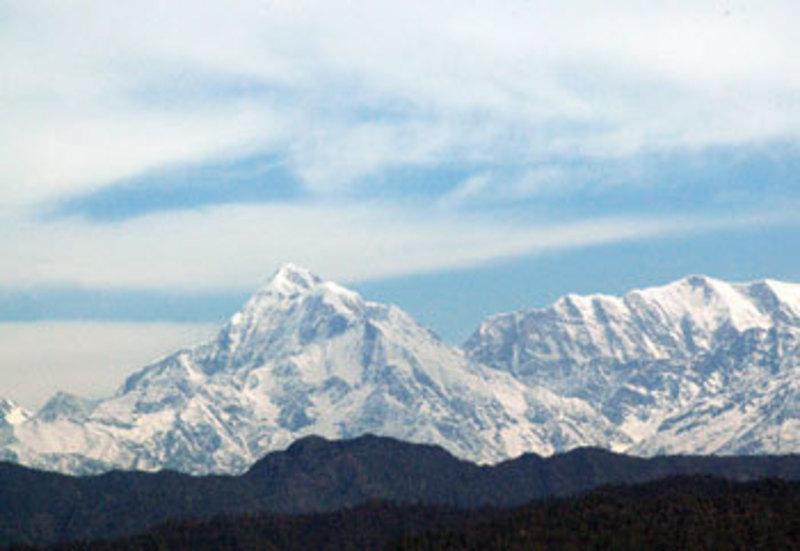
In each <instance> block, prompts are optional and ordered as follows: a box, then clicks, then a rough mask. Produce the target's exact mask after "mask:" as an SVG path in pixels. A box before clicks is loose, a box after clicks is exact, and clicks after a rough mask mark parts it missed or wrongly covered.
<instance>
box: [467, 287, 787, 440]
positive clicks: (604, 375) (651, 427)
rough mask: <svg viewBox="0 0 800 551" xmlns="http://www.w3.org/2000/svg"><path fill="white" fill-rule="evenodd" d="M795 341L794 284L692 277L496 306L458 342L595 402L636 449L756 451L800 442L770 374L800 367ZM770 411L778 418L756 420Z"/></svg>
mask: <svg viewBox="0 0 800 551" xmlns="http://www.w3.org/2000/svg"><path fill="white" fill-rule="evenodd" d="M798 342H800V285H797V284H791V283H781V282H777V281H773V280H764V281H756V282H751V283H742V284H732V283H727V282H724V281H720V280H718V279H714V278H710V277H707V276H689V277H687V278H684V279H681V280H679V281H676V282H673V283H670V284H667V285H663V286H660V287H653V288H649V289H639V290H634V291H631V292H629V293H627V294H626V295H625V296H623V297H614V296H607V295H589V296H579V295H567V296H566V297H562V298H561V299H559V300H558V301H556V302H555V303H554V304H552V305H551V306H549V307H547V308H541V309H530V310H522V311H519V312H513V313H509V314H500V315H497V316H493V317H491V318H489V319H487V320H486V321H485V322H484V323H482V324H481V326H480V327H479V329H478V330H477V331H476V332H475V333H474V334H473V335H472V337H470V339H469V340H468V341H467V343H466V344H465V349H466V350H467V353H468V354H469V356H470V357H471V358H472V359H474V360H475V361H479V362H483V363H486V364H489V365H492V366H493V367H495V368H496V369H500V370H503V371H506V372H510V373H512V374H514V375H515V377H517V378H518V379H519V380H521V381H524V382H527V383H528V384H531V385H535V386H540V385H541V386H545V387H547V388H549V389H551V390H553V391H554V392H557V393H559V394H561V395H566V396H575V397H580V398H582V399H585V400H587V401H588V402H589V403H592V404H596V405H597V406H598V407H599V409H600V410H601V411H602V412H603V414H604V415H605V416H606V418H608V419H609V420H610V421H612V422H614V423H615V424H616V425H617V426H618V427H619V428H620V430H622V431H623V432H624V433H625V434H627V435H628V436H629V437H630V438H631V440H632V441H634V442H635V444H634V445H633V447H632V449H633V450H634V451H637V452H639V453H661V452H670V451H681V452H698V453H734V452H741V453H752V452H755V451H775V452H778V451H798V442H797V426H796V421H797V413H796V412H795V410H794V409H793V408H794V406H792V405H791V401H787V398H788V397H787V396H786V395H785V394H786V393H785V392H784V391H781V392H780V393H779V392H778V387H776V385H775V384H774V383H775V381H776V380H777V379H778V378H784V377H785V378H786V380H787V381H791V380H794V378H795V377H796V376H797V375H798V373H797V371H796V368H797V364H798V359H800V349H798ZM787 384H788V383H784V384H783V385H782V388H784V389H785V388H786V385H787ZM779 386H780V385H779ZM779 394H780V396H781V397H780V398H779V397H778V396H779ZM744 404H750V405H751V406H752V407H753V408H755V409H754V410H752V411H749V410H748V411H745V410H743V409H742V407H743V405H744ZM755 404H758V405H755ZM776 408H777V411H779V412H780V414H779V415H777V414H776ZM745 409H746V408H745ZM767 411H769V413H767ZM737 412H739V413H737ZM767 415H770V416H772V417H775V418H776V419H780V420H779V421H778V420H776V421H775V425H772V426H770V427H766V426H763V424H762V422H763V420H764V417H765V416H767ZM776 415H777V417H776ZM723 424H724V426H725V427H726V428H725V429H724V430H723V429H721V428H719V427H718V428H717V429H715V428H714V427H716V426H717V425H719V426H720V427H721V426H722V425H723ZM757 427H758V428H757ZM775 431H778V433H779V434H780V435H781V436H780V437H777V436H775V435H774V434H773V433H774V432H775ZM667 434H670V435H671V436H667ZM711 434H714V436H713V438H712V437H711Z"/></svg>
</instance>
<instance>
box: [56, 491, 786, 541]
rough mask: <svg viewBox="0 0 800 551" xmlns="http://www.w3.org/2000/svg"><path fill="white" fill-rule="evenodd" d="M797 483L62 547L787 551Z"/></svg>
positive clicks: (339, 519)
mask: <svg viewBox="0 0 800 551" xmlns="http://www.w3.org/2000/svg"><path fill="white" fill-rule="evenodd" d="M798 546H800V483H798V482H785V481H781V480H775V479H770V480H763V481H758V482H747V483H743V482H731V481H725V480H722V479H716V478H709V477H699V476H695V477H677V478H667V479H662V480H660V481H657V482H650V483H646V484H643V485H636V486H626V487H622V486H615V487H603V488H601V489H596V490H593V491H591V492H589V493H587V494H583V495H581V496H577V497H569V498H560V499H548V500H544V501H535V502H533V503H530V504H528V505H525V506H522V507H518V508H514V509H496V508H484V509H478V510H456V509H451V508H446V507H434V506H422V505H416V506H399V505H393V504H387V503H369V504H365V505H362V506H359V507H357V508H354V509H345V510H340V511H336V512H333V513H318V514H313V515H295V516H292V515H281V514H275V513H262V514H258V515H242V516H224V517H218V518H214V519H212V520H206V521H182V522H173V523H169V524H166V525H162V526H159V527H158V528H156V529H153V530H151V531H149V532H147V533H145V534H141V535H138V536H134V537H131V538H126V539H120V540H115V541H105V542H78V543H72V544H68V545H64V546H58V547H57V549H63V550H70V551H72V550H78V549H86V550H96V551H106V550H112V549H114V550H117V549H119V550H137V551H138V550H150V549H153V550H156V549H158V550H166V549H192V550H197V551H202V550H218V549H239V550H249V549H253V550H255V549H286V550H292V549H298V550H301V549H302V550H307V549H425V550H437V549H472V550H476V551H477V550H481V551H483V550H490V549H503V550H507V549H564V548H574V549H587V548H601V549H607V548H614V549H659V548H660V549H762V548H766V549H792V548H797V547H798Z"/></svg>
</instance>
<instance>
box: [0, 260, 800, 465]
mask: <svg viewBox="0 0 800 551" xmlns="http://www.w3.org/2000/svg"><path fill="white" fill-rule="evenodd" d="M798 339H800V285H795V284H789V283H780V282H776V281H771V280H766V281H761V282H755V283H749V284H730V283H726V282H723V281H719V280H716V279H713V278H709V277H703V276H691V277H688V278H685V279H683V280H680V281H677V282H674V283H671V284H669V285H665V286H662V287H656V288H651V289H645V290H637V291H632V292H630V293H628V294H627V295H625V296H624V297H621V298H620V297H611V296H604V295H591V296H576V295H568V296H566V297H563V298H561V299H559V300H558V301H557V302H555V303H554V304H553V305H551V306H549V307H547V308H544V309H531V310H523V311H519V312H514V313H509V314H500V315H497V316H493V317H491V318H489V319H487V320H486V321H485V322H483V323H482V324H481V325H480V327H479V328H478V329H477V331H476V332H475V333H474V334H473V335H472V336H471V337H470V338H469V340H468V341H467V342H466V343H465V345H464V346H463V347H462V348H458V347H454V346H452V345H449V344H447V343H445V342H443V341H442V340H441V339H439V338H438V337H437V336H436V335H435V334H434V333H432V332H431V331H429V330H427V329H426V328H424V327H422V326H421V325H420V324H419V323H417V322H416V321H415V320H414V319H413V318H412V317H411V316H410V315H409V314H407V313H405V312H403V311H402V310H400V309H399V308H397V307H395V306H391V305H385V304H380V303H376V302H371V301H368V300H365V299H364V298H362V297H361V296H360V295H358V294H357V293H355V292H353V291H351V290H348V289H346V288H344V287H342V286H340V285H337V284H336V283H333V282H329V281H324V280H322V279H321V278H319V277H317V276H316V275H314V274H312V273H310V272H309V271H308V270H305V269H303V268H300V267H297V266H294V265H291V264H287V265H284V266H283V267H281V268H280V269H279V270H278V271H277V272H276V273H275V274H274V275H273V277H272V278H271V280H270V281H269V283H268V284H267V285H266V286H264V287H263V288H262V289H260V290H259V291H258V292H257V293H256V294H255V295H253V297H252V298H251V299H250V300H249V301H248V302H247V303H246V304H245V305H244V307H243V308H242V309H241V310H240V311H239V312H237V313H236V314H234V316H233V317H232V318H231V319H230V321H229V322H228V323H227V324H226V325H225V326H224V327H223V328H222V329H221V330H220V332H219V333H218V334H217V336H216V337H215V338H214V339H212V340H211V341H209V342H207V343H204V344H201V345H199V346H196V347H194V348H190V349H185V350H180V351H177V352H176V353H174V354H172V355H170V356H167V357H165V358H163V359H161V360H159V361H157V362H155V363H153V364H152V365H149V366H147V367H145V368H143V369H141V370H140V371H138V372H136V373H134V374H132V375H131V376H130V377H128V379H127V380H126V381H125V382H124V383H123V384H122V385H121V386H120V388H119V390H118V391H117V392H116V393H115V394H114V395H113V396H111V397H109V398H106V399H100V400H86V399H82V398H80V397H77V396H73V395H69V394H65V393H59V394H57V395H56V396H54V397H53V398H52V399H51V400H49V401H48V402H47V403H46V404H45V405H44V406H43V407H42V408H41V409H40V410H39V411H38V412H35V413H34V412H27V411H25V410H24V409H23V408H21V407H19V406H17V405H16V404H14V403H13V402H10V401H8V400H5V401H2V402H0V459H5V460H8V461H12V462H17V463H22V464H25V465H29V466H33V467H37V468H41V469H47V470H55V471H61V472H65V473H79V474H86V473H99V472H105V471H109V470H112V469H119V468H121V469H136V470H160V469H172V470H178V471H183V472H186V473H192V474H206V473H231V474H237V473H243V472H246V471H247V469H248V468H249V467H250V466H251V465H253V464H254V463H255V462H256V461H257V460H258V459H259V458H260V457H262V456H263V455H264V454H266V453H267V452H270V451H273V450H280V449H285V448H286V447H287V446H289V445H290V444H291V443H292V442H294V441H296V440H298V439H299V438H302V437H305V436H309V435H314V434H316V435H321V436H325V437H327V438H334V439H339V438H353V437H357V436H359V435H362V434H367V433H371V434H378V435H384V436H391V437H394V438H398V439H402V440H405V441H409V442H417V443H430V444H438V445H440V446H442V447H443V448H445V449H447V450H448V451H450V452H451V453H453V454H455V455H456V456H458V457H460V458H463V459H468V460H471V461H476V462H478V463H496V462H499V461H502V460H504V459H507V458H511V457H516V456H519V455H521V454H523V453H526V452H535V453H537V454H541V455H550V454H553V453H557V452H562V451H566V450H569V449H573V448H576V447H580V446H598V447H603V448H607V449H610V450H615V451H625V452H627V453H633V454H637V455H643V456H648V455H657V454H665V453H696V454H764V453H771V454H780V453H791V452H798V451H800V397H799V396H800V395H799V394H798V385H799V384H800V378H799V377H798V375H800V371H798V369H800V367H799V365H800V348H798V347H799V346H800V340H798Z"/></svg>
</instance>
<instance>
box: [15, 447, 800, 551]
mask: <svg viewBox="0 0 800 551" xmlns="http://www.w3.org/2000/svg"><path fill="white" fill-rule="evenodd" d="M692 474H705V475H714V476H718V477H724V478H728V479H732V480H752V479H759V478H766V477H772V478H780V479H784V480H798V479H800V456H794V455H793V456H748V457H689V456H674V457H657V458H652V459H641V458H635V457H629V456H624V455H617V454H613V453H610V452H607V451H602V450H598V449H592V448H584V449H578V450H574V451H571V452H569V453H565V454H561V455H556V456H553V457H551V458H542V457H538V456H535V455H526V456H522V457H520V458H518V459H515V460H512V461H508V462H505V463H501V464H499V465H495V466H477V465H474V464H472V463H468V462H464V461H461V460H458V459H456V458H454V457H453V456H451V455H450V454H449V453H447V452H446V451H444V450H443V449H441V448H438V447H436V446H429V445H418V444H409V443H404V442H400V441H397V440H393V439H390V438H379V437H374V436H364V437H361V438H357V439H354V440H345V441H327V440H324V439H322V438H318V437H310V438H305V439H303V440H300V441H298V442H296V443H295V444H294V445H292V446H291V447H290V448H289V449H288V450H286V451H283V452H276V453H272V454H269V455H267V456H266V457H265V458H264V459H262V460H261V461H259V462H258V463H257V464H256V465H254V466H253V467H252V469H251V470H250V471H248V472H247V473H245V474H244V475H242V476H238V477H228V476H206V477H192V476H188V475H182V474H177V473H172V472H162V473H141V472H112V473H108V474H105V475H100V476H93V477H69V476H64V475H57V474H53V473H47V472H41V471H35V470H31V469H27V468H24V467H20V466H18V465H13V464H8V463H0V545H9V544H12V543H27V544H35V545H42V544H47V543H52V542H57V541H66V540H75V539H97V538H109V537H119V536H123V535H128V534H134V533H137V532H142V531H144V530H146V529H148V528H150V527H152V526H155V525H157V524H161V523H163V522H165V521H167V520H170V519H173V520H174V519H182V518H183V519H187V518H194V519H200V518H204V517H210V516H214V515H220V514H241V513H249V514H252V513H256V512H260V511H273V512H280V513H308V512H324V511H334V510H337V509H341V508H344V507H353V506H357V505H359V504H363V503H365V502H369V501H375V500H382V501H391V502H394V503H399V504H424V505H433V504H436V505H441V506H450V507H457V508H473V509H474V508H477V507H481V506H495V507H510V506H518V505H521V504H524V503H527V502H529V501H531V500H533V499H537V498H542V497H548V496H563V495H569V494H575V493H578V492H582V491H586V490H589V489H592V488H596V487H598V486H601V485H606V484H633V483H641V482H646V481H651V480H656V479H659V478H664V477H667V476H675V475H692Z"/></svg>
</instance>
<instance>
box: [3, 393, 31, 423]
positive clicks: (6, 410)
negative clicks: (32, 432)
mask: <svg viewBox="0 0 800 551" xmlns="http://www.w3.org/2000/svg"><path fill="white" fill-rule="evenodd" d="M30 416H31V414H30V412H29V411H27V410H26V409H25V408H23V407H22V406H20V405H19V404H17V403H16V402H14V401H13V400H7V399H5V398H0V425H2V424H3V423H4V422H5V423H8V424H10V425H16V424H19V423H22V422H23V421H26V420H27V419H28V418H29V417H30Z"/></svg>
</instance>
